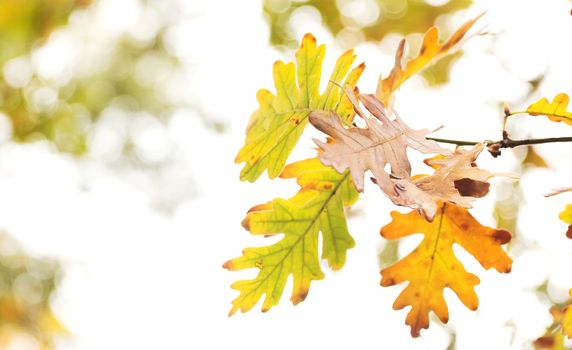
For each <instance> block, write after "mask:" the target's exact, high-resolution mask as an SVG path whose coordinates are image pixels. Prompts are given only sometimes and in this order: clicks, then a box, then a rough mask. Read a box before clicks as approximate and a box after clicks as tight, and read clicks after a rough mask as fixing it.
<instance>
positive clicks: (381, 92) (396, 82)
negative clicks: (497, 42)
mask: <svg viewBox="0 0 572 350" xmlns="http://www.w3.org/2000/svg"><path fill="white" fill-rule="evenodd" d="M483 14H484V13H483ZM483 14H481V15H479V16H477V17H475V18H473V19H471V20H468V21H467V22H465V23H464V24H463V25H462V26H461V27H459V29H457V31H455V32H454V33H453V34H452V35H451V36H450V37H449V39H447V41H445V42H444V43H443V44H440V43H439V28H438V27H437V26H433V27H431V28H429V29H428V30H427V32H425V36H424V37H423V43H422V44H421V49H420V50H419V54H418V55H417V57H414V58H412V59H410V60H409V61H407V63H406V64H405V67H402V65H401V62H402V60H403V54H404V52H405V43H406V41H405V39H402V40H401V42H400V43H399V46H398V48H397V51H396V53H395V64H394V67H393V69H392V70H391V72H390V73H389V75H388V76H387V77H385V78H383V79H382V78H381V77H380V78H379V82H378V84H377V90H376V93H375V94H376V96H377V97H378V98H379V99H380V100H381V101H382V102H383V103H384V104H385V105H386V106H387V105H389V102H390V101H391V97H392V93H393V92H394V91H395V90H397V89H398V88H399V87H400V86H401V84H403V82H405V81H406V80H407V79H409V78H410V77H411V76H413V75H414V74H415V73H417V72H419V71H420V70H422V69H423V68H425V67H427V66H428V65H430V64H431V63H433V62H434V61H436V60H437V59H439V58H441V57H443V56H445V55H447V54H449V53H452V52H453V51H454V49H456V48H458V47H459V46H460V45H461V44H462V43H463V42H464V40H463V39H464V38H465V36H466V34H467V32H468V31H469V30H470V29H471V28H472V27H473V25H474V24H475V22H477V20H478V19H479V18H480V17H481V16H482V15H483ZM476 34H481V32H477V33H476ZM468 38H470V37H468ZM468 38H465V39H468Z"/></svg>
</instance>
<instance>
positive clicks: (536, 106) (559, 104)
mask: <svg viewBox="0 0 572 350" xmlns="http://www.w3.org/2000/svg"><path fill="white" fill-rule="evenodd" d="M569 100H570V99H569V97H568V95H566V94H564V93H562V94H558V95H556V96H555V97H554V99H553V100H552V102H548V100H547V99H546V98H541V99H540V100H538V101H536V102H534V103H533V104H531V105H530V106H528V108H526V113H528V114H530V115H533V116H537V115H545V116H547V117H548V119H550V120H552V121H553V122H564V123H566V124H569V125H572V112H568V111H567V110H566V108H567V107H568V102H569Z"/></svg>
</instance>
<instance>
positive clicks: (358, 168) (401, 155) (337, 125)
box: [310, 89, 451, 196]
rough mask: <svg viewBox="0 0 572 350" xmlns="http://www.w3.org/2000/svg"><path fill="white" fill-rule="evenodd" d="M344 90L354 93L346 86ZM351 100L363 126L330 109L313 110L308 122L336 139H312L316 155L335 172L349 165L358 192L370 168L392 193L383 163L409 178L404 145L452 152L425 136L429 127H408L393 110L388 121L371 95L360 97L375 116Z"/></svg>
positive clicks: (433, 150) (433, 151)
mask: <svg viewBox="0 0 572 350" xmlns="http://www.w3.org/2000/svg"><path fill="white" fill-rule="evenodd" d="M346 93H347V95H348V96H350V95H353V93H351V91H350V92H349V93H348V90H347V89H346ZM350 100H351V101H352V103H353V104H354V109H355V110H356V113H357V114H358V115H360V116H362V117H363V118H364V120H365V123H366V125H367V127H366V128H358V127H352V128H346V127H345V126H344V125H343V123H342V121H341V119H340V117H339V116H338V115H337V114H336V113H333V112H312V113H311V114H310V123H312V124H313V125H314V126H315V127H316V128H317V129H318V130H320V131H322V132H324V133H326V134H327V135H329V136H331V137H332V138H333V139H334V140H335V143H325V142H321V141H318V140H314V142H316V144H317V145H318V146H319V147H320V148H321V149H322V150H323V152H322V153H320V155H319V158H320V161H321V162H322V163H323V164H325V165H331V166H333V167H334V168H335V169H336V170H337V171H338V172H343V171H344V170H346V169H348V168H349V169H350V172H351V175H352V178H353V179H354V183H355V185H356V188H357V189H358V190H359V191H360V192H361V191H363V182H364V173H365V171H367V170H371V172H372V173H373V175H374V176H375V178H376V180H377V183H378V185H379V186H380V187H381V189H382V190H383V191H384V192H385V193H386V194H387V195H388V196H392V195H395V191H394V189H393V187H394V183H393V181H392V180H391V178H390V176H389V174H388V173H387V172H386V171H385V166H386V165H387V164H389V165H390V167H391V175H392V176H393V177H396V178H409V176H410V175H411V164H410V163H409V159H408V158H407V153H406V149H407V147H411V148H414V149H416V150H418V151H420V152H423V153H442V154H450V153H451V152H450V151H449V150H448V149H445V148H442V147H441V146H439V145H438V144H437V142H435V141H431V140H427V139H426V138H425V135H427V134H429V133H430V131H429V130H427V129H423V130H414V129H411V128H410V127H409V126H407V125H406V124H405V123H404V122H403V120H401V118H400V117H399V116H398V115H397V114H396V113H394V114H395V119H393V120H391V119H390V118H389V117H388V115H387V112H386V109H385V107H384V105H383V104H382V103H381V101H379V100H378V99H377V98H376V97H375V96H374V95H359V100H360V101H361V102H362V103H363V105H364V106H365V108H366V109H367V110H368V111H369V112H371V113H372V115H373V117H374V118H373V117H368V116H365V114H364V113H363V112H362V111H361V110H360V108H359V106H358V104H357V100H355V98H353V96H351V97H350Z"/></svg>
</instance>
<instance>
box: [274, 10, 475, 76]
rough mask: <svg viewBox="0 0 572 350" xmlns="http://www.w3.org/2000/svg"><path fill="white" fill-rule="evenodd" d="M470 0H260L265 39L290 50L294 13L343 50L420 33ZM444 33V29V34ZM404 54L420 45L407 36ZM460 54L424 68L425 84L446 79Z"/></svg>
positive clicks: (294, 41) (295, 40) (294, 38)
mask: <svg viewBox="0 0 572 350" xmlns="http://www.w3.org/2000/svg"><path fill="white" fill-rule="evenodd" d="M471 3H472V0H449V1H425V0H336V1H329V0H264V13H265V15H266V17H267V20H268V23H269V26H270V42H271V43H272V44H273V45H277V46H286V47H290V48H293V47H295V46H296V44H297V42H298V40H299V38H296V37H295V33H294V31H293V27H294V26H295V25H296V17H299V16H304V15H309V16H314V17H319V18H320V19H321V22H322V24H323V26H324V27H325V28H327V29H328V30H329V31H330V32H331V33H332V34H333V35H334V37H335V38H336V39H337V41H338V42H339V44H340V45H341V46H342V48H343V49H348V48H352V47H354V46H356V45H357V44H359V43H360V42H364V41H371V42H380V41H381V40H382V39H383V38H384V37H385V36H386V35H388V34H401V35H409V34H414V33H423V32H425V31H426V30H427V29H428V28H429V27H431V26H432V25H434V24H435V23H436V22H437V21H438V20H440V19H442V18H443V17H444V16H446V15H450V14H453V13H455V12H457V11H459V10H462V9H465V8H468V7H469V6H470V5H471ZM441 27H442V28H443V26H442V25H441ZM444 34H449V33H444ZM409 43H410V45H411V44H413V47H411V48H410V52H414V51H415V50H416V49H417V47H415V46H416V45H417V46H418V45H420V44H421V43H420V41H419V42H415V40H409ZM460 56H461V53H460V52H457V53H455V54H454V55H451V56H448V57H446V58H445V59H443V60H440V61H439V62H438V63H436V64H434V65H433V66H431V67H430V68H429V69H427V70H425V71H424V72H423V73H422V75H423V77H424V78H425V80H426V81H427V83H428V84H429V85H438V84H443V83H446V82H448V81H449V68H450V66H451V65H452V63H453V62H455V60H457V59H458V58H459V57H460Z"/></svg>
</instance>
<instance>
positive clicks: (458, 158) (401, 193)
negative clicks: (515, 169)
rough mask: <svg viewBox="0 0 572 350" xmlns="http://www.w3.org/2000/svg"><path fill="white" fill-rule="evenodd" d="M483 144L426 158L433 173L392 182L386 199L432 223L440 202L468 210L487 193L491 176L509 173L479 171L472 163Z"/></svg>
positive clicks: (481, 149) (510, 175)
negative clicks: (393, 192)
mask: <svg viewBox="0 0 572 350" xmlns="http://www.w3.org/2000/svg"><path fill="white" fill-rule="evenodd" d="M484 147H485V145H484V144H482V143H481V144H477V145H475V146H474V147H473V148H472V149H470V150H468V151H465V150H456V151H455V153H454V154H452V155H449V156H444V157H435V158H433V159H429V160H427V161H426V163H427V164H428V165H429V166H431V167H433V168H435V169H436V170H435V173H434V174H433V175H429V176H423V177H419V178H416V179H403V180H395V184H396V185H395V189H396V195H395V196H394V197H390V198H391V199H392V201H393V202H394V203H395V204H398V205H403V206H408V207H411V208H414V209H418V210H419V211H420V212H421V213H423V215H424V216H425V218H426V219H427V220H429V221H432V220H433V218H434V216H435V213H436V211H437V208H438V206H439V203H440V202H450V203H453V204H456V205H458V206H461V207H464V208H472V202H473V201H474V200H475V199H477V198H481V197H484V196H486V195H487V194H488V192H489V187H490V184H489V183H488V182H487V181H488V180H489V179H490V178H491V177H493V176H498V175H503V176H509V177H514V175H512V174H495V173H492V172H490V171H488V170H485V169H480V168H478V167H477V165H476V164H475V161H476V159H477V157H478V156H479V154H480V153H481V152H482V151H483V149H484Z"/></svg>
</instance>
